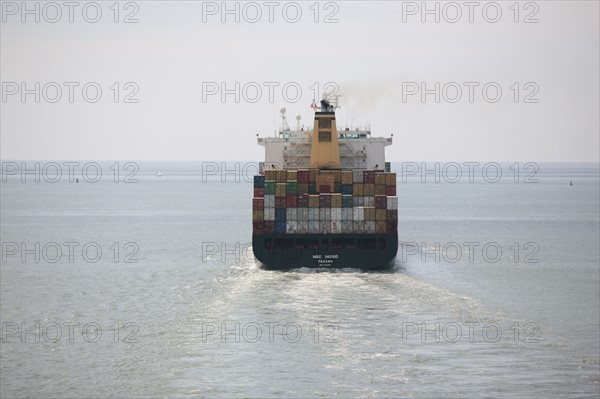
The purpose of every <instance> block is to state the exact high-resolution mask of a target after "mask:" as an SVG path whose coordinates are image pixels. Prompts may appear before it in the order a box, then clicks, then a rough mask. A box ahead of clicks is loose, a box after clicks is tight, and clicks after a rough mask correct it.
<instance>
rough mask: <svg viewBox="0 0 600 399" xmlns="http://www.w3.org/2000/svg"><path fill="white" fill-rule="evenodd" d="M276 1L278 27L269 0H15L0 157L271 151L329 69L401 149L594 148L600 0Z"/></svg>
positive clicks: (345, 111)
mask: <svg viewBox="0 0 600 399" xmlns="http://www.w3.org/2000/svg"><path fill="white" fill-rule="evenodd" d="M276 3H278V4H276V5H275V6H273V22H272V23H271V22H269V10H270V9H269V7H270V6H269V5H268V4H267V5H266V4H265V2H262V1H259V2H256V3H253V4H250V5H246V3H237V4H238V5H237V7H238V10H239V13H238V15H239V18H240V21H239V22H236V21H235V17H236V15H235V11H234V13H232V14H229V15H227V14H226V15H222V13H221V11H222V3H221V2H189V1H188V2H176V3H168V2H139V1H138V2H130V3H127V6H126V5H125V3H121V6H120V7H119V12H118V15H116V12H115V11H116V9H115V8H114V7H113V6H112V4H113V2H112V1H111V2H98V3H97V4H99V6H100V10H101V13H102V14H101V15H100V16H99V17H97V16H96V12H97V10H96V8H95V5H94V4H91V5H90V3H88V2H80V3H79V6H77V7H75V8H74V9H73V10H72V12H73V13H72V18H73V22H72V23H71V22H69V11H70V10H69V8H68V7H67V6H64V5H63V2H58V3H54V4H58V5H59V7H60V8H59V9H57V8H56V7H55V6H54V5H47V4H46V3H44V2H41V3H38V4H39V5H38V7H39V18H40V20H39V22H36V21H35V17H36V15H35V12H34V13H32V14H23V12H22V9H21V8H22V6H21V4H22V3H21V2H20V1H19V2H2V24H1V59H2V60H1V68H2V69H1V80H2V85H3V86H2V103H1V106H2V109H1V111H2V112H1V113H2V117H1V119H2V120H1V150H0V156H1V158H2V159H118V160H143V159H155V160H163V159H164V160H251V161H252V160H261V159H262V158H263V157H264V154H263V151H264V150H263V148H262V147H259V146H257V145H256V134H257V133H259V134H261V135H262V136H266V135H272V134H273V133H274V131H275V129H276V128H277V126H278V124H279V109H280V108H281V107H286V108H287V109H288V119H289V123H290V125H291V126H295V124H296V120H295V116H296V115H297V114H300V115H301V117H302V123H306V124H312V111H311V108H310V103H311V101H312V99H313V96H314V94H313V92H314V91H315V83H317V84H318V86H319V90H322V89H323V85H324V84H325V83H327V82H334V83H336V84H337V85H338V86H339V88H340V94H342V97H341V101H340V104H341V107H342V108H341V109H339V110H338V112H337V115H338V120H339V123H341V124H345V123H347V124H348V125H352V126H357V125H364V123H365V121H366V122H367V123H369V124H370V126H371V128H372V131H373V134H374V135H376V136H389V134H390V133H394V140H395V142H394V145H393V146H392V147H388V149H387V150H386V151H387V158H388V160H391V161H405V160H406V161H409V160H440V161H468V160H492V161H595V162H598V161H599V151H600V150H599V147H600V143H599V136H600V127H599V109H600V103H599V87H600V82H599V76H600V63H599V37H600V32H599V21H598V18H599V5H598V4H599V3H598V2H597V1H582V2H572V1H570V2H560V1H538V2H521V3H520V4H519V6H518V7H515V6H514V5H513V3H514V2H513V1H500V2H496V3H493V2H484V1H482V2H478V4H477V5H476V6H475V7H474V8H472V9H471V8H469V6H466V5H464V2H462V1H458V2H456V3H451V4H448V3H446V2H438V3H437V7H438V10H439V18H440V20H439V22H438V23H436V22H435V17H436V15H435V14H424V13H423V12H422V2H421V1H419V2H400V1H399V2H391V1H389V2H371V1H369V2H366V1H348V2H346V1H338V2H329V3H326V2H321V3H320V4H319V5H318V7H315V6H314V5H313V3H314V2H312V1H310V2H297V3H293V2H283V1H282V2H276ZM84 6H85V7H84ZM29 7H30V9H32V10H33V9H34V7H35V3H34V2H30V3H29ZM111 7H113V8H111ZM228 7H229V8H230V9H231V10H233V9H234V7H236V3H235V2H229V3H228ZM435 7H436V2H428V8H429V9H430V10H434V9H435ZM84 8H85V11H84ZM317 8H318V9H319V13H318V15H316V13H315V10H316V9H317ZM284 9H285V12H284ZM297 9H300V10H301V13H302V14H301V16H299V20H298V21H297V22H296V23H292V21H293V20H294V19H298V18H296V12H297ZM257 10H260V11H261V13H262V14H261V17H260V20H259V22H257V23H252V20H254V19H257V18H258V17H257V16H258V14H257ZM57 11H58V12H60V14H61V15H60V18H59V15H58V14H57ZM498 11H500V12H501V14H497V12H498ZM215 12H216V13H215ZM459 13H460V15H459ZM469 14H471V16H470V15H469ZM517 14H518V15H517ZM127 16H129V19H131V20H133V19H137V20H138V22H137V23H123V19H125V18H126V17H127ZM328 16H329V18H328V19H329V20H331V21H335V20H337V22H333V23H325V22H324V19H326V17H328ZM84 17H85V18H87V19H88V20H89V21H93V20H94V19H98V21H97V22H96V23H92V22H87V21H86V20H85V19H84ZM222 17H225V18H226V20H225V22H222V20H221V18H222ZM470 17H472V19H473V22H470V21H469V18H470ZM22 18H25V22H22ZM115 18H117V21H118V22H117V23H115V22H114V19H115ZM315 18H317V20H318V22H315ZM423 18H424V19H425V22H423V21H422V19H423ZM203 19H204V20H205V21H206V22H204V21H203ZM515 19H516V20H517V21H518V22H515ZM52 20H58V22H56V23H51V21H52ZM453 20H457V22H454V23H453V22H452V21H453ZM494 20H497V21H496V22H495V23H493V22H492V21H494ZM525 20H527V21H529V22H533V23H526V22H525ZM535 20H537V22H534V21H535ZM36 82H39V84H40V86H39V87H40V88H39V90H36V88H35V87H36V86H35V84H36ZM52 82H55V83H52ZM69 82H72V83H69ZM115 82H116V85H115ZM211 82H214V84H213V83H211ZM236 82H239V94H240V99H239V100H240V101H239V103H236V101H235V94H234V92H235V91H236V89H235V87H236ZM252 82H255V83H252ZM269 82H270V83H269ZM436 82H439V90H437V94H439V102H436V101H435V100H436V98H435V97H436ZM127 83H130V84H129V85H127ZM222 83H223V84H224V85H225V86H226V88H228V89H230V90H231V94H228V95H227V96H226V97H225V102H223V101H222V99H221V93H220V90H221V84H222ZM86 84H87V86H86V90H87V91H86V93H87V97H84V94H83V93H82V88H83V87H84V85H86ZM284 85H287V86H286V87H287V88H288V91H287V94H286V93H284V92H283V89H282V88H283V86H284ZM257 86H258V87H260V88H261V91H262V92H261V95H260V97H258V96H257V91H256V87H257ZM57 87H58V88H60V90H61V97H60V98H58V97H57V95H58V92H57ZM69 87H71V88H72V90H73V98H72V100H73V102H72V103H71V102H70V101H69V91H70V89H69ZM98 87H99V88H100V89H101V90H102V94H101V97H99V99H98V101H97V102H95V103H94V102H92V101H93V100H94V97H95V96H96V90H97V88H98ZM244 87H245V89H244ZM269 87H272V90H273V99H272V100H273V101H270V98H269ZM484 87H485V90H484ZM23 88H26V89H28V90H30V91H31V94H26V95H25V97H24V102H23V98H22V96H21V95H22V89H23ZM297 88H300V90H301V96H300V97H299V98H298V99H297V100H296V99H295V97H296V89H297ZM423 88H424V89H426V90H429V94H427V95H426V96H425V97H424V98H422V97H421V94H422V89H423ZM208 89H217V90H219V92H218V93H217V94H214V95H209V94H210V93H209V92H208ZM498 89H500V90H501V96H500V97H497V90H498ZM458 90H460V97H458V95H459V91H458ZM36 91H37V94H39V97H40V98H39V100H40V102H39V103H36V101H35V100H36V98H35V97H36ZM470 91H472V92H471V93H470ZM117 92H118V94H119V97H118V99H117V101H118V102H116V103H115V95H116V94H117ZM13 93H14V94H13ZM244 94H245V95H244ZM470 94H472V102H470V99H469V97H470ZM127 95H129V98H128V100H129V101H131V100H137V103H135V102H133V103H132V102H125V98H126V96H127ZM203 97H206V98H204V99H203ZM86 99H87V100H86ZM496 100H497V101H496ZM52 101H56V102H52ZM253 101H255V102H253ZM293 101H296V102H293ZM494 101H495V102H494ZM515 101H516V102H515Z"/></svg>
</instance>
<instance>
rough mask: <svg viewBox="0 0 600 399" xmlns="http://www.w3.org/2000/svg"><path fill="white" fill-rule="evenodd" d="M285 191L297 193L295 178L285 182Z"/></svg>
mask: <svg viewBox="0 0 600 399" xmlns="http://www.w3.org/2000/svg"><path fill="white" fill-rule="evenodd" d="M285 191H286V193H287V194H292V195H296V194H297V193H298V182H296V181H295V180H294V181H288V182H287V183H286V188H285Z"/></svg>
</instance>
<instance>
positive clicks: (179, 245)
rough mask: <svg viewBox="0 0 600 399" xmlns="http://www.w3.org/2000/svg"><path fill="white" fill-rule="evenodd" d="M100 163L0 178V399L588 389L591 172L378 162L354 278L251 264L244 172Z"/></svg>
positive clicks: (593, 375)
mask: <svg viewBox="0 0 600 399" xmlns="http://www.w3.org/2000/svg"><path fill="white" fill-rule="evenodd" d="M82 164H85V163H84V162H82ZM111 164H112V162H109V163H100V168H101V170H102V177H101V178H100V180H99V181H98V182H97V183H90V182H87V181H86V179H84V176H82V174H81V171H80V170H79V169H77V170H76V171H75V175H74V176H75V177H76V178H78V179H79V183H74V182H73V183H71V182H69V176H68V168H66V167H64V166H63V169H62V172H63V175H62V177H61V178H60V180H59V181H58V182H56V183H50V182H46V181H45V180H44V177H46V178H47V179H49V180H51V179H52V178H53V177H54V176H55V171H54V170H53V169H51V168H48V169H47V170H46V172H47V173H46V174H44V175H43V176H41V181H40V182H39V183H36V182H35V181H34V178H35V176H33V175H27V176H25V177H26V178H27V181H26V182H25V183H22V182H21V181H20V175H19V174H18V173H17V174H16V175H14V176H12V175H11V176H8V177H7V178H6V181H4V180H3V182H2V184H1V185H0V188H1V198H0V199H1V230H0V232H1V241H2V263H1V264H0V277H1V279H0V281H1V282H0V288H1V295H0V312H1V322H2V342H1V347H0V355H1V361H0V371H1V373H0V375H1V386H0V396H1V397H3V398H12V397H48V398H71V397H73V398H75V397H98V398H100V397H102V398H105V397H327V398H328V397H390V396H409V397H541V396H543V397H598V395H599V394H600V369H599V358H600V353H599V352H600V347H599V345H600V344H599V342H600V337H599V318H600V305H599V303H600V265H599V262H600V253H599V241H600V214H599V203H600V195H599V173H598V171H599V169H598V164H540V165H539V171H538V172H537V173H536V174H535V176H533V179H532V178H530V179H528V181H531V180H535V179H537V180H538V182H537V183H536V182H529V183H525V182H524V180H525V179H526V178H527V175H528V174H529V172H531V171H532V170H533V169H532V168H529V169H525V168H524V164H521V165H519V169H520V173H519V176H517V177H516V179H517V180H518V183H516V182H515V181H514V180H515V174H514V168H512V169H511V168H509V167H510V164H502V165H501V170H502V173H503V175H502V178H501V179H500V180H499V181H498V182H496V183H491V182H489V181H486V179H484V178H483V177H482V175H481V168H479V169H477V168H476V169H475V177H474V181H473V182H470V181H469V176H468V174H467V173H466V172H467V171H468V169H467V168H464V170H463V176H462V178H460V179H458V182H457V183H450V182H448V181H446V179H444V176H445V177H446V178H450V179H452V178H453V177H454V176H455V173H454V172H452V173H450V168H448V169H447V170H446V171H447V172H448V173H447V174H446V175H444V174H442V172H440V174H439V176H440V177H441V178H440V180H441V181H440V182H439V183H436V182H435V181H434V180H435V176H434V175H433V174H431V175H428V176H425V177H426V178H427V181H426V182H425V183H423V182H421V173H420V172H413V167H414V166H415V165H417V166H418V167H420V166H421V165H420V164H415V165H413V164H393V165H392V169H394V170H393V171H396V172H398V197H399V240H400V249H401V251H400V252H399V254H398V258H397V261H396V265H395V267H394V269H393V270H389V271H384V272H369V273H367V272H361V271H359V270H354V269H342V270H328V269H319V270H311V269H299V270H293V271H287V272H282V271H266V270H262V269H261V268H259V267H257V265H256V264H255V263H254V260H253V258H252V256H251V250H249V245H250V242H251V222H250V220H251V197H252V184H251V183H250V182H248V181H247V180H246V179H245V177H246V176H251V175H252V174H253V173H254V172H255V169H256V168H255V165H253V164H250V165H244V164H240V165H239V166H237V170H238V176H237V177H236V172H235V170H236V166H235V165H233V164H230V165H228V170H232V172H229V174H226V175H224V176H222V174H221V173H220V172H221V171H222V170H223V167H222V165H221V163H210V164H202V163H193V162H190V163H185V162H180V163H177V162H173V163H170V162H157V163H151V162H140V163H137V165H138V166H139V170H138V171H136V170H135V168H133V167H128V166H127V167H126V165H125V163H124V162H120V163H119V164H118V165H117V166H116V167H115V166H113V167H112V169H111V168H110V166H111ZM17 165H19V163H17ZM29 165H30V166H31V165H33V163H31V162H29ZM45 165H47V162H45V163H44V162H42V163H41V167H43V166H45ZM59 165H62V164H61V163H60V162H59ZM444 165H446V164H443V163H442V164H441V167H443V166H444ZM429 167H430V168H433V163H430V164H429ZM115 169H118V170H120V173H119V176H118V182H117V183H115V182H114V180H115V174H114V170H115ZM203 169H204V173H202V171H203ZM403 169H404V171H405V174H404V175H405V176H403V175H402V170H403ZM158 170H161V172H162V175H163V176H162V177H157V176H156V173H157V171H158ZM130 172H133V174H134V176H133V179H137V180H138V182H137V183H133V182H129V183H126V182H123V179H125V178H126V176H127V175H128V174H129V173H130ZM240 175H241V176H240ZM407 175H410V176H407ZM90 176H91V177H92V178H93V176H94V171H93V168H92V169H88V174H87V175H86V176H85V177H86V178H88V179H90ZM490 176H491V177H490ZM404 177H406V179H404ZM486 177H487V179H488V180H491V179H492V178H493V177H494V173H492V172H491V171H490V173H489V174H488V175H486ZM222 180H224V182H223V181H222ZM403 180H406V181H403ZM570 181H572V183H573V186H570V185H569V182H570Z"/></svg>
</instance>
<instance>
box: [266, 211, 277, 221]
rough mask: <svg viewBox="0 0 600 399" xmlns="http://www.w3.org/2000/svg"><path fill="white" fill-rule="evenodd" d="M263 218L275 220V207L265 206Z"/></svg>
mask: <svg viewBox="0 0 600 399" xmlns="http://www.w3.org/2000/svg"><path fill="white" fill-rule="evenodd" d="M265 220H267V221H271V220H275V208H265Z"/></svg>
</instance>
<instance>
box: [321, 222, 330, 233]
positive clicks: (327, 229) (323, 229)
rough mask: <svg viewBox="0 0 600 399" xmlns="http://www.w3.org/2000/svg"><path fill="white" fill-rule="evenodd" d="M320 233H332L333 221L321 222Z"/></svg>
mask: <svg viewBox="0 0 600 399" xmlns="http://www.w3.org/2000/svg"><path fill="white" fill-rule="evenodd" d="M319 233H323V234H327V233H331V221H329V220H321V221H320V222H319Z"/></svg>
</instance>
